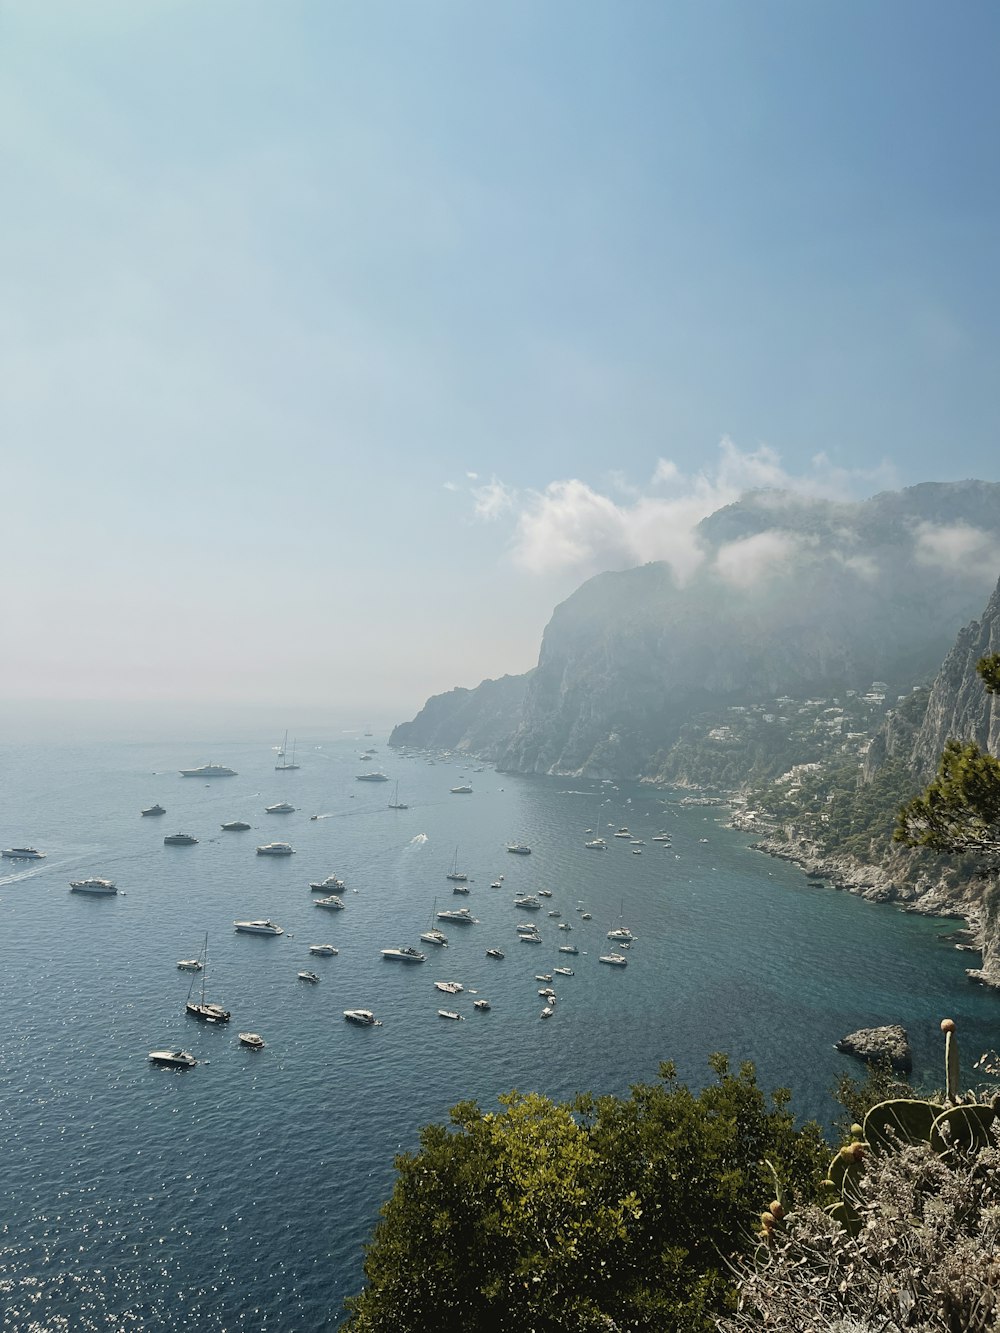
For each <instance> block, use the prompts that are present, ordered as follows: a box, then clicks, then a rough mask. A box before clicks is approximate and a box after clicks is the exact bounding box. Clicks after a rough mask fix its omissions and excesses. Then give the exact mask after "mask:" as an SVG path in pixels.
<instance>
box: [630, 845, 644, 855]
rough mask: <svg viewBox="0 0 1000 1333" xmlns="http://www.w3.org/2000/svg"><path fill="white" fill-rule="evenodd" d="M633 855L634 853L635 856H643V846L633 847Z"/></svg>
mask: <svg viewBox="0 0 1000 1333" xmlns="http://www.w3.org/2000/svg"><path fill="white" fill-rule="evenodd" d="M632 855H633V856H641V855H642V848H641V847H633V848H632Z"/></svg>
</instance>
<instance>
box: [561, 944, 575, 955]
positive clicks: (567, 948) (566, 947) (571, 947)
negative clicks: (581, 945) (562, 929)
mask: <svg viewBox="0 0 1000 1333" xmlns="http://www.w3.org/2000/svg"><path fill="white" fill-rule="evenodd" d="M559 952H560V953H579V952H580V950H579V949H578V948H577V947H576V945H575V944H560V946H559Z"/></svg>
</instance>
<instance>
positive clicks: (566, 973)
mask: <svg viewBox="0 0 1000 1333" xmlns="http://www.w3.org/2000/svg"><path fill="white" fill-rule="evenodd" d="M552 971H553V972H557V973H558V974H559V976H561V977H572V976H575V975H576V973H575V972H574V971H573V969H572V968H571V967H554V968H553V969H552Z"/></svg>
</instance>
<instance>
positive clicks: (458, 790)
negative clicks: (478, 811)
mask: <svg viewBox="0 0 1000 1333" xmlns="http://www.w3.org/2000/svg"><path fill="white" fill-rule="evenodd" d="M471 792H472V788H471V787H469V786H462V787H452V789H451V794H452V796H469V795H470V794H471Z"/></svg>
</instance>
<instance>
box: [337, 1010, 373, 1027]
mask: <svg viewBox="0 0 1000 1333" xmlns="http://www.w3.org/2000/svg"><path fill="white" fill-rule="evenodd" d="M344 1017H345V1018H346V1019H347V1021H348V1023H357V1024H358V1025H359V1026H360V1027H366V1028H380V1027H381V1026H382V1020H381V1019H380V1018H376V1017H375V1015H374V1014H373V1013H372V1011H371V1010H370V1009H345V1010H344Z"/></svg>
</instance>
